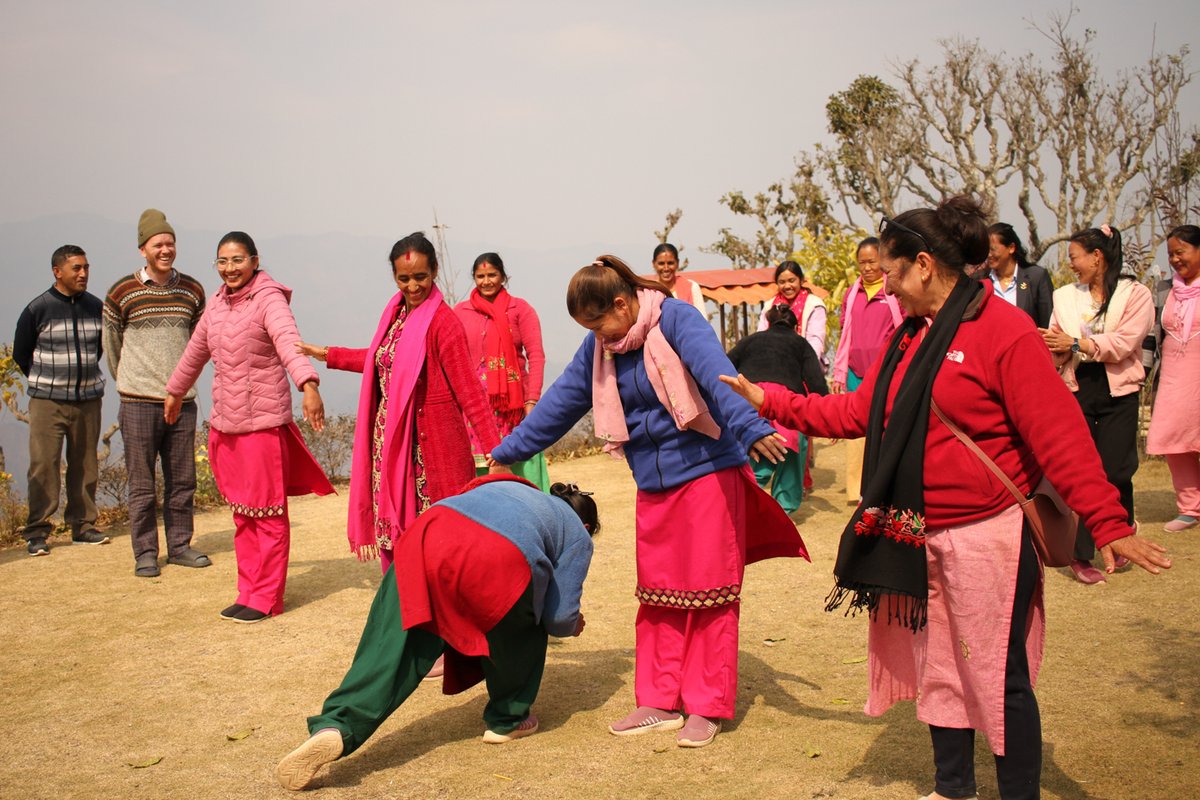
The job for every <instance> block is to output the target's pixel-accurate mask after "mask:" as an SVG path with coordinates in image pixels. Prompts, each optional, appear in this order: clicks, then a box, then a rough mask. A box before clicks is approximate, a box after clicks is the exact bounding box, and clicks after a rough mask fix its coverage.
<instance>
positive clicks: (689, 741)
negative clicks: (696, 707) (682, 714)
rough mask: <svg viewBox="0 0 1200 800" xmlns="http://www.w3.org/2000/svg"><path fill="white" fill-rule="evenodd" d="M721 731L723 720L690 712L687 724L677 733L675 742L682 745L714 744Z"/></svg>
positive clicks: (699, 745) (701, 745) (700, 745)
mask: <svg viewBox="0 0 1200 800" xmlns="http://www.w3.org/2000/svg"><path fill="white" fill-rule="evenodd" d="M720 732H721V720H719V719H709V718H708V717H702V716H700V715H699V714H689V715H688V718H687V724H686V725H684V726H683V728H682V729H681V730H680V731H679V733H677V734H676V735H675V744H677V745H679V746H680V747H704V746H706V745H710V744H712V741H713V739H716V738H717V734H718V733H720Z"/></svg>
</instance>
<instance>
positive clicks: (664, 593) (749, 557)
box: [634, 465, 808, 719]
mask: <svg viewBox="0 0 1200 800" xmlns="http://www.w3.org/2000/svg"><path fill="white" fill-rule="evenodd" d="M636 531H637V533H636V536H637V597H638V600H639V601H640V603H641V607H640V608H639V610H638V616H637V626H636V633H637V664H636V668H635V671H634V694H635V696H636V698H637V703H638V705H649V706H654V707H656V708H663V709H668V710H670V709H679V708H682V709H683V710H685V711H687V712H688V713H691V714H701V715H703V716H706V717H719V718H723V719H732V718H733V713H734V700H735V696H736V694H737V663H738V617H739V608H740V606H739V602H740V596H741V591H742V576H743V574H744V572H745V567H746V564H747V563H753V562H754V561H758V560H761V559H764V558H774V557H777V556H795V555H800V556H802V557H804V558H807V557H808V553H807V551H805V549H804V543H803V542H802V541H801V540H800V537H799V535H798V534H797V532H796V528H795V525H793V524H792V522H791V521H790V520H789V519H788V518H787V515H786V514H784V512H783V509H781V508H780V507H779V505H778V503H776V502H775V501H774V500H772V499H771V497H770V496H769V495H768V494H766V493H765V492H763V491H762V490H760V489H759V488H758V484H756V483H755V481H754V475H753V473H751V471H750V468H749V467H748V466H745V465H743V466H740V467H731V468H729V469H723V470H720V471H718V472H714V473H711V474H709V475H705V476H703V477H700V478H696V479H695V480H692V481H689V482H687V483H685V484H683V485H682V486H677V487H675V488H673V489H668V490H667V491H663V492H646V491H639V492H638V493H637V520H636Z"/></svg>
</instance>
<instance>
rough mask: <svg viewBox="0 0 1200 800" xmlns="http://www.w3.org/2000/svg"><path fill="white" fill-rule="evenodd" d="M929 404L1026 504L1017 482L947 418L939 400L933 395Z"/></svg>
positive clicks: (1013, 493) (985, 464) (1020, 500)
mask: <svg viewBox="0 0 1200 800" xmlns="http://www.w3.org/2000/svg"><path fill="white" fill-rule="evenodd" d="M929 405H930V406H931V407H932V408H933V413H934V414H937V418H938V419H940V420H941V421H942V424H943V425H945V426H946V427H947V428H949V429H950V432H951V433H953V434H954V435H955V436H957V437H958V440H959V441H960V442H962V443H963V444H965V445H966V446H967V448H968V449H969V450H970V451H971V452H972V453H974V454H975V455H977V456H978V457H979V460H980V461H982V462H983V464H984V466H985V467H987V468H988V469H990V470H991V471H992V474H993V475H995V476H996V477H997V478H999V479H1000V482H1001V483H1003V484H1004V488H1006V489H1008V491H1010V492H1012V496H1013V497H1015V498H1016V499H1017V502H1018V503H1019V504H1021V505H1024V504H1025V503H1027V502H1028V498H1027V497H1025V496H1024V495H1023V494H1021V490H1020V489H1018V488H1017V486H1016V484H1014V483H1013V482H1012V481H1011V480H1010V479H1009V477H1008V476H1007V475H1005V474H1004V470H1002V469H1000V467H998V466H997V465H996V462H995V461H992V459H990V458H988V454H987V453H985V452H983V451H982V450H980V449H979V445H977V444H975V442H974V441H972V440H971V437H970V436H967V435H966V434H965V433H963V431H962V428H960V427H958V426H957V425H955V424H954V423H953V422H951V421H950V420H949V419H947V418H946V415H945V414H943V413H942V410H941V409H940V408H938V404H937V402H936V401H935V400H934V399H933V398H932V397H931V398H929Z"/></svg>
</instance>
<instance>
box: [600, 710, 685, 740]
mask: <svg viewBox="0 0 1200 800" xmlns="http://www.w3.org/2000/svg"><path fill="white" fill-rule="evenodd" d="M682 727H683V715H682V714H680V713H679V712H678V711H663V710H662V709H661V708H653V707H651V706H638V707H637V708H635V709H634V710H633V713H632V714H630V715H629V716H627V717H625V719H623V720H621V721H619V722H614V723H613V724H612V725H609V726H608V731H609V733H612V734H614V735H616V736H637V735H638V734H640V733H649V732H650V731H674V730H678V729H679V728H682Z"/></svg>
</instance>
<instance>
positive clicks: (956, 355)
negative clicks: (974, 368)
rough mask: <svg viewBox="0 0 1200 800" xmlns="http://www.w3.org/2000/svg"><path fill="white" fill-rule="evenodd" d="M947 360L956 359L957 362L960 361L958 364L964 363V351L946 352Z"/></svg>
mask: <svg viewBox="0 0 1200 800" xmlns="http://www.w3.org/2000/svg"><path fill="white" fill-rule="evenodd" d="M946 360H947V361H954V362H955V363H958V364H961V363H963V351H962V350H951V351H950V352H948V353H946Z"/></svg>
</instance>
